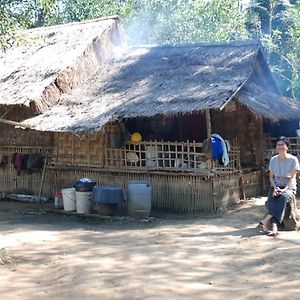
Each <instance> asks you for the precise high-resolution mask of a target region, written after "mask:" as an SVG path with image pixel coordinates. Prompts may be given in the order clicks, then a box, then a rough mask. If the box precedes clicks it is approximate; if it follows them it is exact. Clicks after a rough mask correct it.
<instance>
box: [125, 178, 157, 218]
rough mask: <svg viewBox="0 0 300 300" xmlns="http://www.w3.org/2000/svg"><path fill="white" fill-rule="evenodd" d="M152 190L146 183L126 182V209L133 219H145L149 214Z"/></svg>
mask: <svg viewBox="0 0 300 300" xmlns="http://www.w3.org/2000/svg"><path fill="white" fill-rule="evenodd" d="M151 201H152V189H151V185H150V183H149V182H148V181H136V180H130V181H128V195H127V205H128V207H127V209H128V215H129V216H131V217H134V218H147V217H149V216H150V212H151Z"/></svg>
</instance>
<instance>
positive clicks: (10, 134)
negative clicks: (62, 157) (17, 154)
mask: <svg viewBox="0 0 300 300" xmlns="http://www.w3.org/2000/svg"><path fill="white" fill-rule="evenodd" d="M0 132H1V135H0V149H1V147H10V146H12V147H19V146H23V147H29V148H30V147H31V146H34V147H39V148H43V147H53V146H54V134H53V133H51V132H42V131H36V130H29V129H20V128H15V127H13V126H10V125H5V124H0ZM12 151H13V150H12Z"/></svg>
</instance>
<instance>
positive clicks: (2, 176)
mask: <svg viewBox="0 0 300 300" xmlns="http://www.w3.org/2000/svg"><path fill="white" fill-rule="evenodd" d="M52 150H53V149H52V148H47V147H43V148H41V147H34V146H21V147H16V146H0V151H1V152H2V153H4V158H5V164H1V165H0V191H1V192H4V193H6V192H9V193H12V192H14V193H20V194H35V195H37V194H38V193H39V191H40V187H41V183H42V171H43V170H40V171H38V172H34V173H33V174H32V175H29V174H27V172H26V171H22V172H21V174H20V175H19V176H18V175H17V172H16V170H15V169H14V166H13V164H12V163H11V158H12V155H13V154H14V153H16V152H17V153H23V154H25V153H28V154H30V153H41V154H42V155H43V156H44V157H46V154H47V153H49V154H50V155H51V152H52ZM53 186H54V183H53V176H52V173H51V172H48V171H47V169H46V172H45V178H44V181H43V185H42V195H45V196H47V197H51V196H53V195H54V190H53Z"/></svg>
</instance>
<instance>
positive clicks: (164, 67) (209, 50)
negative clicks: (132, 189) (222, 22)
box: [26, 41, 300, 132]
mask: <svg viewBox="0 0 300 300" xmlns="http://www.w3.org/2000/svg"><path fill="white" fill-rule="evenodd" d="M261 51H262V50H261V46H260V44H259V43H257V42H253V41H250V42H239V43H231V44H222V45H180V46H177V45H175V46H174V45H172V46H171V45H168V46H153V47H139V48H132V49H127V50H126V49H124V52H120V53H116V55H115V57H114V58H113V59H112V60H110V61H106V62H105V63H103V64H102V65H101V66H100V68H99V69H98V71H97V72H96V73H95V74H94V75H93V76H92V77H91V78H89V79H88V80H87V81H86V83H85V84H84V85H82V86H80V87H78V88H76V89H74V90H73V91H72V92H71V93H69V94H66V95H63V96H62V97H61V98H60V101H59V104H58V105H56V106H54V107H53V108H51V109H50V110H49V111H47V112H45V113H44V114H42V115H40V116H37V117H35V118H33V119H31V120H27V122H26V123H28V124H30V125H32V126H33V127H34V128H36V129H38V130H49V131H74V132H79V131H84V132H89V131H97V130H100V129H101V128H103V126H104V125H105V124H106V123H107V122H109V121H113V120H118V119H122V118H132V117H151V116H154V115H157V114H164V115H174V114H178V113H180V114H186V113H191V112H196V111H201V110H204V109H220V108H223V107H224V106H226V104H227V103H229V102H230V100H231V99H234V98H238V97H240V98H241V102H242V103H243V104H244V105H246V106H247V107H248V108H250V109H251V110H252V111H253V112H254V113H255V114H257V115H258V116H262V117H267V118H271V119H274V120H278V119H280V118H282V117H283V116H282V114H281V112H282V111H283V110H284V111H285V113H286V114H285V116H284V117H286V118H295V112H297V113H298V114H299V112H300V106H299V105H297V104H295V102H293V101H292V100H289V101H287V99H286V98H283V97H281V96H279V95H274V94H271V93H269V94H270V95H271V96H270V95H269V94H267V93H265V92H263V93H262V91H260V90H259V88H258V87H256V86H254V85H253V86H252V85H248V86H247V82H248V80H249V78H250V77H251V75H252V74H253V72H254V69H253V65H254V61H255V60H257V55H258V54H259V53H260V54H262V53H261ZM266 69H267V70H268V68H266ZM269 73H270V72H269ZM268 76H270V77H271V74H269V75H268ZM271 79H272V78H271ZM272 80H273V79H272ZM246 87H247V89H246ZM252 91H253V93H252ZM274 103H276V105H274ZM283 107H284V109H283ZM292 108H294V109H295V110H293V109H292Z"/></svg>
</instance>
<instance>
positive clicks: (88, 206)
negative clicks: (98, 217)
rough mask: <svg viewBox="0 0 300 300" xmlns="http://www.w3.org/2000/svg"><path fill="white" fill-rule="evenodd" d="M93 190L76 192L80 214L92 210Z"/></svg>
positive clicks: (77, 207) (77, 208)
mask: <svg viewBox="0 0 300 300" xmlns="http://www.w3.org/2000/svg"><path fill="white" fill-rule="evenodd" d="M91 195H92V192H76V210H77V213H79V214H89V213H90V212H91V210H92V202H91Z"/></svg>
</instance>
